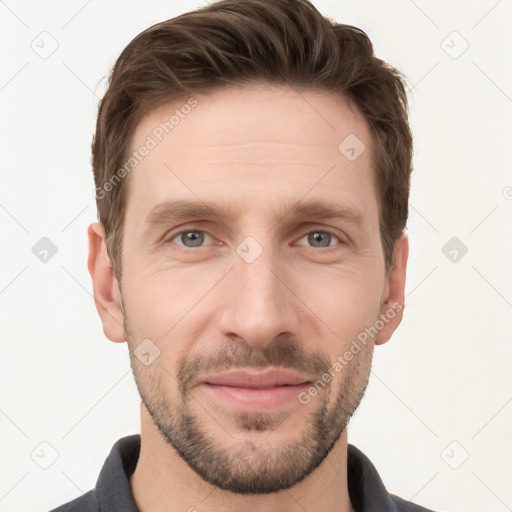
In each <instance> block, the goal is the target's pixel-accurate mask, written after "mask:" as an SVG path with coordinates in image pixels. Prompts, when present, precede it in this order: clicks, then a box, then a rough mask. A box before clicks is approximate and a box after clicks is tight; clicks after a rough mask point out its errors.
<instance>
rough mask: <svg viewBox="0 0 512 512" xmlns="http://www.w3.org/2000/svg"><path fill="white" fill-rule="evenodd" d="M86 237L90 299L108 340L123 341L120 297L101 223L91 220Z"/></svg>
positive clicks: (124, 337) (124, 339)
mask: <svg viewBox="0 0 512 512" xmlns="http://www.w3.org/2000/svg"><path fill="white" fill-rule="evenodd" d="M87 236H88V238H89V259H88V261H87V266H88V268H89V273H90V274H91V278H92V285H93V292H94V302H95V304H96V309H97V310H98V313H99V315H100V318H101V322H102V324H103V332H104V333H105V336H106V337H107V338H108V339H109V340H111V341H115V342H116V343H121V342H123V341H126V333H125V332H124V327H123V314H122V310H121V307H120V303H121V299H122V297H121V292H120V289H119V284H118V282H117V279H116V277H115V275H114V269H113V268H112V266H111V264H110V259H109V257H108V254H107V246H106V243H105V229H104V227H103V224H101V223H99V222H93V223H92V224H91V225H90V226H89V229H88V230H87Z"/></svg>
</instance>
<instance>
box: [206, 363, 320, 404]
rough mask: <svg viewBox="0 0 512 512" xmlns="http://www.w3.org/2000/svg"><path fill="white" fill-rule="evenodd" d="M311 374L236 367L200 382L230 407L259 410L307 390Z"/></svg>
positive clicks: (288, 400)
mask: <svg viewBox="0 0 512 512" xmlns="http://www.w3.org/2000/svg"><path fill="white" fill-rule="evenodd" d="M311 383H312V380H311V377H310V376H308V375H301V374H298V373H296V372H293V371H289V370H281V369H280V370H268V371H265V372H249V371H245V370H244V371H242V370H236V371H231V372H226V373H221V374H216V375H209V376H207V377H205V378H203V379H202V380H201V382H200V384H199V388H200V389H202V390H203V391H204V392H205V393H206V394H207V395H208V396H210V397H211V398H214V399H215V400H216V401H221V402H223V403H224V404H226V405H228V406H229V407H231V408H235V409H239V410H246V411H247V410H249V411H258V410H262V409H275V408H278V407H282V406H284V405H286V404H288V403H290V402H291V401H293V400H294V399H295V400H297V397H298V395H299V393H301V392H302V391H304V390H305V389H307V387H308V386H310V385H311Z"/></svg>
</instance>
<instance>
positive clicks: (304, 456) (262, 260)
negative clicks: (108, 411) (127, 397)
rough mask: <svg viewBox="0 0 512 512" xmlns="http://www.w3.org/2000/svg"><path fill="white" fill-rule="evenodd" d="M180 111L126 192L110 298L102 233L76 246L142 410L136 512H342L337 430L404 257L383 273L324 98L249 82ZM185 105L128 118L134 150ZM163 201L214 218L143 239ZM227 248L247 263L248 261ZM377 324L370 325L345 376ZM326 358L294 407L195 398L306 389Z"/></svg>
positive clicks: (339, 123) (356, 118)
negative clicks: (301, 206)
mask: <svg viewBox="0 0 512 512" xmlns="http://www.w3.org/2000/svg"><path fill="white" fill-rule="evenodd" d="M194 97H195V99H196V100H197V106H195V108H194V109H193V110H191V112H190V113H189V114H188V115H186V116H184V117H183V119H180V121H179V124H177V125H176V126H174V128H173V130H172V131H171V132H170V133H169V134H168V135H166V136H165V137H163V139H162V141H160V142H159V143H158V144H157V145H156V147H154V148H153V149H151V150H150V151H149V153H148V154H147V156H145V157H144V158H143V159H142V161H141V162H140V163H138V165H137V166H136V168H135V169H134V170H133V171H132V172H131V173H130V175H129V176H128V177H127V178H125V179H128V180H129V194H128V204H127V211H126V217H125V224H124V239H123V247H122V268H123V275H122V285H121V286H122V289H121V288H120V287H119V283H118V281H117V280H116V278H115V276H114V273H113V271H112V267H111V266H110V264H109V261H108V257H107V253H106V248H105V242H104V230H103V227H102V225H101V224H99V223H93V224H91V226H90V227H89V231H88V235H89V243H90V252H89V271H90V273H91V276H92V279H93V288H94V297H95V300H96V305H97V309H98V312H99V314H100V317H101V319H102V322H103V329H104V333H105V335H106V336H107V338H109V339H110V340H112V341H114V342H124V341H128V346H129V350H130V358H131V363H132V369H133V373H134V377H135V380H136V383H137V386H138V389H139V392H140V394H141V398H142V404H141V436H142V445H141V455H140V458H139V462H138V465H137V468H136V470H135V472H134V474H133V476H132V477H131V479H130V485H131V489H132V492H133V495H134V498H135V500H136V503H137V505H138V507H139V508H140V510H141V511H142V512H149V511H152V512H153V511H160V510H162V511H163V510H166V511H167V512H169V511H174V510H176V511H178V510H193V509H194V508H195V509H197V510H198V511H201V512H203V511H209V510H244V511H253V510H254V511H256V510H258V511H270V510H281V511H295V510H304V509H306V510H309V511H311V512H313V511H320V510H340V511H351V510H353V508H352V505H351V503H350V499H349V495H348V488H347V474H346V455H347V453H346V452H347V432H346V428H345V427H346V424H347V422H348V420H349V418H350V416H351V414H352V413H353V412H354V410H355V409H356V408H357V405H358V404H359V402H360V399H361V398H362V396H363V393H364V390H365V388H366V385H367V381H368V376H369V373H370V367H371V358H372V353H373V348H374V345H375V344H382V343H385V342H386V341H388V339H389V338H390V336H391V334H392V333H393V331H394V330H395V329H396V327H397V326H398V325H399V323H400V321H401V318H402V313H403V303H404V286H405V271H406V263H407V256H408V242H407V238H406V236H405V234H403V235H402V236H401V237H400V239H399V240H398V241H397V244H396V247H395V253H394V260H393V267H392V269H391V271H390V272H389V273H386V272H385V265H384V255H383V251H382V246H381V239H380V234H379V209H378V201H377V195H376V192H375V182H374V170H373V169H372V158H373V157H372V138H371V134H370V130H369V128H368V126H367V124H366V122H365V121H364V119H363V118H362V117H361V116H360V115H359V114H358V113H357V112H356V111H355V110H354V109H353V108H351V107H350V106H349V105H348V103H347V102H346V101H345V99H344V98H343V97H339V96H335V95H333V94H331V93H325V92H319V91H307V92H301V93H300V94H299V93H298V92H296V91H295V90H293V89H291V88H289V87H284V86H283V87H276V86H272V87H270V86H264V85H261V84H260V85H257V86H252V87H248V86H245V87H243V88H237V89H235V88H233V87H230V88H226V89H223V90H220V91H217V92H215V93H213V94H211V95H196V96H194ZM185 101H186V99H184V100H183V101H182V102H173V103H170V104H167V105H164V106H162V107H159V108H158V109H155V110H154V111H152V112H150V113H149V114H148V115H147V116H146V117H144V119H142V121H141V122H140V123H139V125H138V127H137V129H136V131H135V134H134V137H133V140H132V148H133V149H136V148H139V147H140V146H141V145H143V144H144V142H145V141H146V140H147V137H148V135H151V134H152V133H154V129H155V127H157V126H159V124H160V123H161V122H164V121H165V120H168V119H169V117H170V115H171V114H172V113H173V111H174V110H175V109H176V108H180V105H183V104H184V103H185ZM349 134H355V135H356V136H357V137H358V138H359V139H360V140H361V141H362V142H363V143H364V144H365V147H366V149H365V150H364V151H363V152H362V154H361V155H360V156H359V157H358V158H356V159H355V160H354V161H350V160H349V159H347V158H346V157H345V156H344V154H342V153H341V152H340V150H339V149H338V146H339V144H340V143H341V142H342V141H343V140H344V139H345V138H346V137H347V136H348V135H349ZM169 200H186V201H194V202H198V203H200V204H204V203H208V204H214V205H216V206H217V207H218V208H219V209H220V210H221V211H222V213H219V215H216V216H211V215H210V216H204V217H200V218H198V219H191V218H180V219H174V220H173V219H170V218H167V219H163V220H164V222H162V223H159V224H157V225H151V226H150V225H149V224H148V223H147V222H146V219H147V217H148V215H149V214H150V212H151V211H152V210H153V209H154V207H155V206H157V205H159V204H161V203H164V202H165V201H169ZM299 201H302V202H306V201H317V202H321V203H331V204H336V205H337V206H339V207H343V208H345V209H346V210H347V211H350V212H351V213H352V214H354V213H356V214H357V215H358V216H359V217H358V221H356V220H354V219H353V218H326V219H321V220H319V219H316V218H314V217H312V216H310V215H309V214H307V215H306V216H302V217H299V216H298V215H295V214H294V212H293V210H292V208H293V206H294V205H295V204H296V203H297V202H299ZM226 212H228V213H230V214H231V215H230V216H228V215H225V213H226ZM161 220H162V219H161ZM183 231H185V234H183V235H181V232H183ZM186 233H192V234H191V235H186ZM315 233H320V234H317V235H315ZM247 237H252V238H250V239H247ZM185 244H187V245H189V247H187V246H186V245H185ZM240 248H243V249H246V250H247V249H248V250H249V254H251V255H255V254H259V255H258V256H257V257H256V258H255V259H254V261H252V262H248V261H247V259H244V258H243V257H242V256H241V255H244V254H245V253H244V252H242V251H240ZM121 292H122V293H121ZM397 305H398V307H397ZM391 309H393V310H394V314H393V316H392V318H390V317H391V315H390V314H389V313H388V312H389V311H390V310H391ZM379 315H386V322H381V323H380V325H381V324H383V326H382V327H380V325H379V329H378V333H377V334H375V333H373V335H372V337H370V338H369V340H368V341H367V342H366V343H365V344H362V343H359V348H360V350H359V352H358V353H357V354H355V355H353V358H350V360H347V359H348V358H346V357H345V356H343V355H344V354H345V353H346V352H347V350H348V349H350V347H351V346H353V345H351V344H352V343H353V341H354V340H356V339H357V337H358V335H360V334H361V333H362V332H364V330H365V328H368V327H370V326H374V325H375V324H376V321H377V320H378V319H379ZM380 318H382V316H381V317H380ZM148 339H149V340H151V344H150V345H149V347H150V348H151V350H150V352H151V351H152V352H151V354H153V355H152V356H147V358H149V359H150V360H152V359H153V357H155V354H158V355H157V357H155V358H154V360H152V361H151V363H150V364H148V365H146V364H143V363H142V362H141V361H140V360H139V358H138V357H137V356H136V349H137V347H138V346H139V344H141V342H143V340H148ZM145 343H148V342H145ZM155 347H157V348H156V349H155ZM158 351H159V352H158ZM146 352H147V350H146ZM340 356H341V357H345V358H344V361H345V363H344V364H343V369H342V370H341V371H336V372H333V377H332V379H330V380H329V382H327V383H326V385H325V386H324V387H322V388H321V389H320V391H318V392H317V393H316V394H314V396H313V393H312V394H311V396H309V398H310V399H309V401H308V402H307V403H301V401H299V400H295V399H293V400H291V401H289V402H287V403H286V404H284V405H282V406H279V407H277V408H274V409H271V410H261V411H254V410H252V411H245V410H242V411H241V410H235V409H233V408H231V406H230V405H229V404H226V403H224V402H221V401H217V400H214V399H213V398H212V397H211V396H210V395H209V394H208V393H207V392H206V391H205V389H204V387H203V386H200V385H198V384H199V381H200V380H201V377H202V376H204V375H205V374H206V373H217V372H220V371H225V370H230V369H234V368H237V369H240V368H250V369H252V370H255V369H257V370H263V369H267V368H287V369H292V370H296V371H297V372H301V373H306V374H308V375H310V376H311V377H312V380H313V381H316V380H317V379H322V376H323V375H326V372H327V371H328V369H329V368H331V369H332V367H333V364H334V363H335V361H337V360H338V361H339V360H340V359H339V358H340Z"/></svg>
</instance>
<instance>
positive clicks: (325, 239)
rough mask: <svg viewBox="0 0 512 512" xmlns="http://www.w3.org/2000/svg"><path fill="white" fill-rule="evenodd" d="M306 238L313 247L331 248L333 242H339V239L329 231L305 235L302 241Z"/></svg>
mask: <svg viewBox="0 0 512 512" xmlns="http://www.w3.org/2000/svg"><path fill="white" fill-rule="evenodd" d="M305 238H307V243H308V245H310V246H311V247H330V246H331V242H332V241H333V240H334V241H338V242H339V240H338V237H336V236H334V235H333V234H332V233H329V232H328V231H311V232H310V233H308V234H307V235H304V236H303V237H302V238H301V240H304V239H305ZM301 245H302V244H301ZM332 245H334V244H332Z"/></svg>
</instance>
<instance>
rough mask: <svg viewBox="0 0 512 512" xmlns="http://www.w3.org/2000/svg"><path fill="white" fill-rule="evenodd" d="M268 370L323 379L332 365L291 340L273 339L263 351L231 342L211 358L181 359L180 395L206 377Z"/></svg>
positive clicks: (318, 353) (197, 356) (200, 356)
mask: <svg viewBox="0 0 512 512" xmlns="http://www.w3.org/2000/svg"><path fill="white" fill-rule="evenodd" d="M268 367H278V368H286V369H289V370H296V371H298V372H301V373H308V374H313V375H319V376H320V375H322V374H325V373H326V372H327V371H328V369H329V367H330V361H329V359H328V358H327V356H326V355H325V354H323V353H322V352H320V351H313V352H306V350H305V349H304V344H303V343H302V342H301V341H300V340H297V339H293V340H290V339H286V338H285V337H283V336H280V337H277V338H274V339H273V340H272V341H271V342H270V343H269V344H267V345H265V346H264V347H263V348H261V349H255V348H254V347H252V346H251V345H250V344H248V343H247V342H245V341H244V340H240V341H234V340H231V341H230V342H227V343H226V344H225V345H223V346H222V347H221V348H220V349H219V350H217V351H216V352H215V353H213V354H211V355H205V354H204V353H198V352H196V353H194V354H193V355H190V354H189V355H187V357H186V358H183V359H181V360H180V361H179V363H178V374H177V380H178V384H179V386H180V389H181V391H182V392H183V393H185V394H186V393H187V392H188V391H189V390H190V388H191V387H192V386H193V384H194V383H195V381H196V380H197V378H198V376H199V375H201V374H204V373H219V372H225V371H227V370H231V369H242V368H244V369H245V368H252V369H260V370H264V369H266V368H268Z"/></svg>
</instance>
